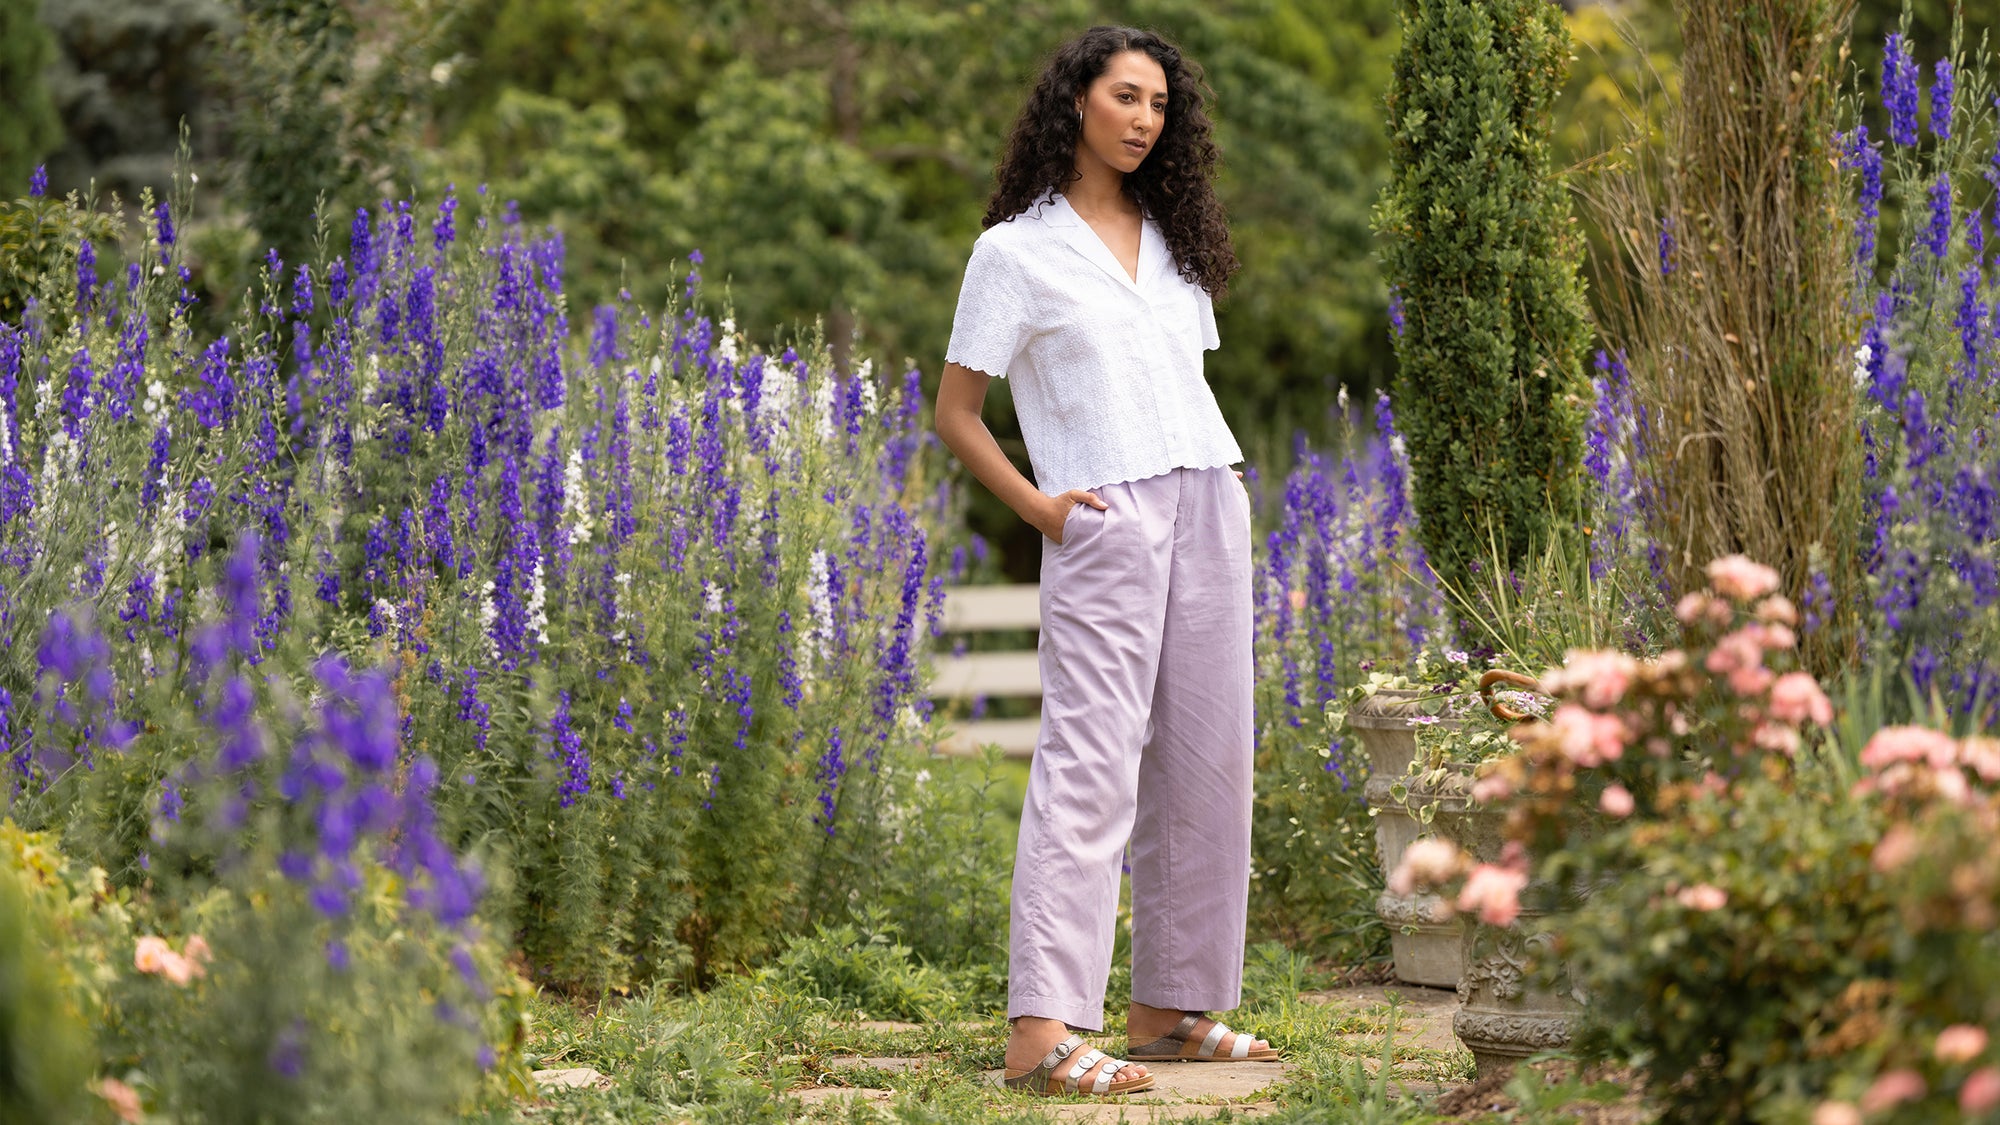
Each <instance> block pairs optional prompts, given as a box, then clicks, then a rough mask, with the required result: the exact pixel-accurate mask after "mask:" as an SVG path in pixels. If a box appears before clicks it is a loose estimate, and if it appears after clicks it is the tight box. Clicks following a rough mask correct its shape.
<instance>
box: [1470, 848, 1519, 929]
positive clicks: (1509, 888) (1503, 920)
mask: <svg viewBox="0 0 2000 1125" xmlns="http://www.w3.org/2000/svg"><path fill="white" fill-rule="evenodd" d="M1527 885H1528V876H1527V874H1526V873H1525V872H1521V871H1509V870H1508V869H1506V868H1504V867H1498V866H1495V865H1494V864H1491V863H1482V864H1480V865H1479V866H1477V867H1475V868H1473V869H1472V874H1470V875H1467V876H1466V877H1465V889H1463V890H1461V891H1460V892H1459V893H1458V908H1459V909H1460V910H1474V911H1478V913H1479V920H1480V921H1482V922H1484V923H1486V924H1487V925H1489V926H1510V925H1513V923H1514V919H1515V918H1517V917H1519V916H1520V914H1521V888H1523V887H1525V886H1527Z"/></svg>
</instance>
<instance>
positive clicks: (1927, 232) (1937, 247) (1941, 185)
mask: <svg viewBox="0 0 2000 1125" xmlns="http://www.w3.org/2000/svg"><path fill="white" fill-rule="evenodd" d="M1952 196H1953V189H1952V182H1951V176H1950V175H1948V174H1947V175H1942V176H1939V177H1938V178H1937V180H1936V181H1935V182H1934V183H1932V184H1931V187H1930V203H1931V206H1930V222H1929V224H1927V225H1926V226H1925V228H1924V249H1926V250H1929V251H1930V252H1931V257H1933V258H1936V259H1938V260H1939V261H1942V260H1943V259H1944V256H1945V254H1946V253H1947V252H1948V251H1949V250H1950V249H1951V206H1952Z"/></svg>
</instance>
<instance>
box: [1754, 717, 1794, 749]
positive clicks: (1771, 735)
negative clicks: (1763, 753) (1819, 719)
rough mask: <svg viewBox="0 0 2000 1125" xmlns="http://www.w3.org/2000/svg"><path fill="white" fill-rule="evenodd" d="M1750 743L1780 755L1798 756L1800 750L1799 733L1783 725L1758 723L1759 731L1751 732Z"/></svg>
mask: <svg viewBox="0 0 2000 1125" xmlns="http://www.w3.org/2000/svg"><path fill="white" fill-rule="evenodd" d="M1750 741H1752V742H1754V743H1756V744H1757V745H1758V746H1760V747H1762V748H1764V749H1766V750H1774V751H1776V752H1778V753H1780V754H1796V753H1798V749H1799V732H1798V731H1795V730H1793V729H1792V728H1790V727H1788V726H1786V725H1785V724H1783V723H1758V724H1757V729H1756V730H1755V731H1753V732H1751V735H1750Z"/></svg>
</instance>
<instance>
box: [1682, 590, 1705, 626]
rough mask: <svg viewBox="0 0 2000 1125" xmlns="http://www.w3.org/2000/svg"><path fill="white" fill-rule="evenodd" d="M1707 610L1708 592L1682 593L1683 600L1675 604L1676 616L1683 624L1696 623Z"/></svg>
mask: <svg viewBox="0 0 2000 1125" xmlns="http://www.w3.org/2000/svg"><path fill="white" fill-rule="evenodd" d="M1707 612H1708V595H1707V594H1701V593H1694V594H1682V595H1681V600H1680V601H1679V602H1678V603H1676V604H1675V606H1674V616H1675V617H1678V618H1680V621H1681V624H1683V625H1692V624H1694V623H1695V622H1697V621H1699V620H1701V617H1702V615H1703V614H1704V613H1707Z"/></svg>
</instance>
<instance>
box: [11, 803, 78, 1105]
mask: <svg viewBox="0 0 2000 1125" xmlns="http://www.w3.org/2000/svg"><path fill="white" fill-rule="evenodd" d="M70 874H71V872H70V870H69V869H68V868H67V867H65V866H64V865H62V864H61V863H60V861H59V857H57V856H55V855H54V854H53V853H52V852H51V850H50V849H49V847H48V844H47V841H46V840H44V839H39V838H34V837H30V836H29V835H28V834H26V833H23V832H22V831H21V830H20V829H19V828H16V827H15V826H14V823H13V822H12V821H4V820H0V1119H4V1120H7V1121H74V1120H78V1119H80V1118H82V1117H83V1116H85V1113H86V1111H85V1109H84V1105H83V1103H84V1101H85V1096H86V1087H85V1081H86V1079H88V1078H89V1076H90V1073H91V1069H92V1068H91V1058H90V1040H89V1038H88V1036H87V1033H86V1031H85V1028H84V1025H83V1021H82V1018H81V1012H80V1011H79V1010H78V1008H77V1004H76V997H75V996H74V986H75V984H76V983H77V982H76V981H75V980H74V979H73V978H72V977H71V976H70V975H69V973H70V972H71V971H72V970H71V969H70V968H69V966H66V965H65V964H64V961H63V959H62V958H61V957H60V956H59V955H58V954H57V951H58V950H61V949H64V948H65V943H64V940H63V939H68V938H72V937H73V935H71V934H60V936H59V933H60V931H59V930H58V924H57V923H58V918H63V917H68V916H73V914H74V913H75V912H76V911H78V910H79V909H87V906H86V905H85V904H88V903H89V902H90V901H91V898H92V891H91V890H90V888H88V887H77V886H72V885H69V884H67V883H66V882H65V881H64V880H65V879H66V878H67V877H68V876H69V875H70ZM71 963H72V964H73V963H74V954H73V953H72V954H71Z"/></svg>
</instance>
